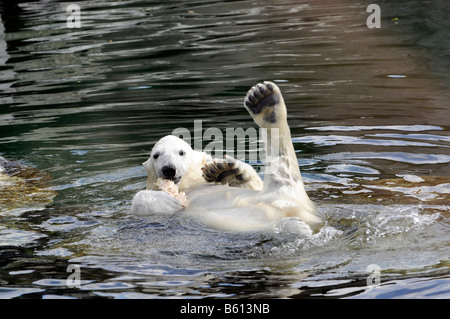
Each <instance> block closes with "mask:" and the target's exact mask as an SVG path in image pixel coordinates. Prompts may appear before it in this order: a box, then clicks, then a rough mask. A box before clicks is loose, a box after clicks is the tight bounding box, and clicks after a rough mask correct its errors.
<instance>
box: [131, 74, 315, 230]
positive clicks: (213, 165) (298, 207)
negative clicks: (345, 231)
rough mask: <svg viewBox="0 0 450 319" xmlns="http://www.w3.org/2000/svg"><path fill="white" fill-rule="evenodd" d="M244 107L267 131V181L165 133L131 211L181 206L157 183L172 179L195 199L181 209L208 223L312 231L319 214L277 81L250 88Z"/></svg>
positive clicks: (238, 163) (234, 162) (166, 210)
mask: <svg viewBox="0 0 450 319" xmlns="http://www.w3.org/2000/svg"><path fill="white" fill-rule="evenodd" d="M244 107H245V108H246V109H247V111H248V112H249V113H250V115H251V116H252V117H253V120H254V121H255V123H256V124H257V125H258V126H259V127H261V128H264V129H265V130H266V132H267V137H266V152H267V157H266V165H265V173H264V181H263V180H261V178H260V177H259V175H258V174H257V173H256V171H255V170H254V169H253V168H252V167H251V166H250V165H248V164H247V163H244V162H241V161H239V160H236V159H234V158H231V157H228V156H226V157H225V158H224V159H217V158H211V157H210V156H209V155H207V154H206V153H204V152H198V151H194V150H192V148H191V147H190V145H189V144H187V143H186V142H184V141H183V140H181V139H179V138H177V137H175V136H166V137H164V138H162V139H161V140H160V141H158V142H157V143H156V144H155V146H154V147H153V149H152V151H151V155H150V158H149V159H148V160H147V161H146V162H144V163H143V166H144V168H145V169H146V171H147V174H148V178H147V188H146V190H143V191H140V192H138V193H137V194H136V195H135V197H134V198H133V202H132V211H133V213H135V214H136V215H140V216H142V215H148V214H154V213H174V212H177V211H181V210H182V204H181V203H180V202H179V201H178V200H177V199H175V198H174V197H172V196H170V195H168V194H167V193H165V192H162V191H158V190H157V188H156V186H155V185H154V184H155V182H156V179H157V178H163V179H170V180H173V181H174V182H175V183H176V184H177V185H178V186H179V190H180V191H183V192H185V193H186V196H187V197H188V198H189V199H190V200H191V204H190V205H189V206H188V207H187V208H186V209H185V210H183V213H185V214H188V215H191V216H193V217H195V218H197V219H198V220H199V221H200V222H201V223H203V224H205V225H207V226H209V227H213V228H216V229H219V230H223V231H239V232H240V231H258V230H265V229H275V230H277V231H287V232H294V233H298V234H303V235H311V234H312V227H314V226H315V225H318V224H319V223H320V222H321V218H320V216H319V214H318V213H317V210H316V208H315V205H314V204H313V202H312V201H311V200H310V199H309V197H308V195H307V193H306V191H305V187H304V184H303V181H302V177H301V174H300V170H299V167H298V162H297V157H296V154H295V151H294V147H293V145H292V140H291V133H290V129H289V125H288V123H287V111H286V106H285V103H284V100H283V96H282V95H281V91H280V89H279V88H278V86H277V85H275V84H274V83H273V82H268V81H266V82H263V83H258V84H257V85H255V86H253V87H252V88H251V89H250V90H249V91H248V92H247V95H246V97H245V99H244Z"/></svg>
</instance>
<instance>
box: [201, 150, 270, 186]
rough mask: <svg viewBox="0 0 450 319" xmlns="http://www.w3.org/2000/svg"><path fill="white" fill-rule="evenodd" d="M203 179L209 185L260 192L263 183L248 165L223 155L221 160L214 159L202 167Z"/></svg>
mask: <svg viewBox="0 0 450 319" xmlns="http://www.w3.org/2000/svg"><path fill="white" fill-rule="evenodd" d="M202 171H203V178H204V179H205V180H206V181H207V182H209V183H219V184H227V185H229V186H232V187H242V188H247V189H253V190H256V191H260V190H261V189H262V187H263V181H262V180H261V178H260V177H259V175H258V173H256V171H255V170H254V169H253V167H251V166H250V165H249V164H247V163H244V162H241V161H239V160H236V159H234V158H233V157H231V156H227V155H225V157H224V158H223V159H219V158H214V159H213V161H212V162H208V163H206V164H205V166H203V167H202Z"/></svg>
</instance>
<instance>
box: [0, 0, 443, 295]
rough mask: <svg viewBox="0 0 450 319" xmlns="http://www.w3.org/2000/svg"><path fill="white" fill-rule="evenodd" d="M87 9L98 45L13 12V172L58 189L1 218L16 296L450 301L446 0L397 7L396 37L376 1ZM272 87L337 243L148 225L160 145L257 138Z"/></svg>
mask: <svg viewBox="0 0 450 319" xmlns="http://www.w3.org/2000/svg"><path fill="white" fill-rule="evenodd" d="M0 3H1V2H0ZM77 3H78V4H79V5H80V7H81V28H79V29H69V28H68V27H67V25H66V19H67V17H68V14H67V12H66V7H67V4H68V3H67V2H64V3H62V2H61V3H60V2H58V1H45V2H27V1H17V2H12V1H3V3H1V5H0V10H1V12H0V13H1V22H2V23H1V24H0V91H1V95H0V155H1V156H3V157H5V158H8V159H10V160H16V161H18V162H19V163H22V164H25V165H28V166H31V167H34V168H38V169H39V170H41V171H45V172H48V173H50V174H51V176H52V179H51V180H50V181H48V183H49V185H47V186H45V187H44V188H47V187H48V188H49V189H50V190H53V191H56V192H57V195H56V197H55V198H54V199H53V203H51V204H49V205H46V206H45V205H42V204H41V205H37V206H36V205H35V203H34V201H33V200H31V201H29V202H27V203H26V204H23V205H20V207H13V208H12V207H11V205H10V203H9V202H8V201H9V199H8V201H7V200H3V201H2V202H1V203H2V204H1V206H0V298H17V297H19V298H20V297H22V298H55V297H73V298H92V297H96V298H155V297H179V298H182V297H191V298H205V297H215V298H222V297H233V298H240V297H257V298H263V297H266V298H267V297H275V298H278V297H292V298H302V297H334V298H336V297H363V298H364V297H370V298H372V297H374V298H394V297H399V298H421V297H426V298H448V297H449V296H450V287H449V286H450V279H449V278H450V277H449V276H450V271H449V255H450V254H449V253H450V250H449V248H448V244H449V217H450V216H449V211H450V210H449V205H450V201H449V194H450V178H449V175H450V168H449V167H450V166H449V163H450V151H449V147H450V136H449V135H450V134H449V132H450V126H449V111H450V102H449V101H450V62H449V61H450V59H449V53H448V52H450V40H449V38H448V29H449V27H450V25H449V20H448V15H449V13H450V7H449V6H448V5H447V4H446V3H445V2H444V1H379V2H378V4H379V5H380V7H381V16H382V25H381V29H377V30H375V29H368V28H367V26H366V18H367V16H368V15H369V14H368V13H366V7H367V5H368V4H369V3H370V2H367V3H366V2H365V1H363V2H357V1H350V0H345V1H339V4H338V3H337V2H335V1H314V2H312V1H285V0H281V1H277V2H276V4H275V2H273V1H272V2H268V1H231V2H230V1H183V2H177V1H164V2H154V1H101V0H100V1H95V2H92V1H79V2H77ZM263 80H271V81H275V82H276V83H277V84H278V86H279V87H280V88H281V90H282V92H283V94H284V98H285V101H286V104H287V106H288V112H289V124H290V126H291V129H292V137H293V142H294V146H295V148H296V150H297V151H298V159H299V165H300V169H301V171H302V174H303V176H304V179H305V182H306V186H307V189H308V192H309V194H310V197H311V198H312V199H313V200H314V201H315V202H316V203H317V205H318V208H319V210H320V211H321V212H322V213H323V214H324V215H325V216H326V218H325V222H324V225H323V227H322V229H321V230H320V231H319V232H318V233H316V234H314V235H313V236H312V238H309V239H307V240H305V239H304V238H296V237H295V236H292V235H285V234H277V233H271V234H267V233H264V234H261V233H252V234H230V233H223V232H218V231H214V230H211V229H207V228H205V227H203V226H202V225H199V224H198V223H196V222H195V220H191V219H188V218H186V217H185V216H183V215H179V214H178V215H175V216H152V217H149V218H137V217H134V216H132V215H131V214H130V205H131V199H132V197H133V195H134V194H135V193H136V192H137V191H138V190H140V189H143V188H144V187H145V179H146V175H145V172H144V170H143V168H142V167H141V165H140V164H141V163H142V162H143V161H145V160H146V159H147V157H148V155H149V152H150V149H151V147H152V146H153V144H154V143H155V142H156V141H157V140H158V139H159V138H160V137H162V136H164V135H167V134H170V133H171V132H172V131H173V130H174V129H175V128H180V127H184V128H187V129H189V130H193V128H194V120H202V121H203V122H202V124H203V130H205V129H207V128H210V127H217V128H220V129H222V130H223V131H225V128H227V127H242V128H248V127H255V125H254V124H253V122H252V120H251V118H250V116H249V115H248V113H247V112H246V111H245V109H244V108H243V107H242V103H243V97H244V95H245V93H246V92H247V90H248V89H249V88H250V87H251V86H252V85H254V84H256V83H257V82H259V81H263ZM203 142H204V143H206V142H208V141H203ZM14 181H16V180H14ZM14 181H13V182H11V180H7V181H6V180H3V181H2V180H0V187H1V189H0V190H2V194H6V193H8V187H11V183H12V184H14ZM8 183H9V184H8ZM42 188H43V186H42V187H41V188H39V189H30V188H26V190H25V191H23V190H22V191H21V192H23V193H27V192H28V191H29V192H31V193H33V192H35V193H36V192H39V191H41V190H42ZM5 190H6V191H5ZM10 194H11V192H10ZM3 196H6V195H3ZM8 196H9V195H8ZM371 264H376V265H378V266H379V267H380V271H381V273H380V275H381V284H380V285H379V286H378V287H376V289H372V288H369V287H368V286H367V277H368V276H369V275H370V273H368V272H367V267H368V266H369V265H371ZM69 265H78V266H79V267H80V277H81V287H79V288H68V287H67V281H66V279H67V278H68V276H69V275H70V273H68V272H67V267H68V266H69Z"/></svg>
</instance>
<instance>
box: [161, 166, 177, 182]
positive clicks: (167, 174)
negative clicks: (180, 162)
mask: <svg viewBox="0 0 450 319" xmlns="http://www.w3.org/2000/svg"><path fill="white" fill-rule="evenodd" d="M161 173H162V176H161V177H163V178H165V179H174V177H175V175H176V174H177V169H176V168H175V166H173V165H167V166H163V168H162V169H161Z"/></svg>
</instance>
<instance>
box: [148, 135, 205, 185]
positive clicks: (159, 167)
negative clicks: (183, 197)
mask: <svg viewBox="0 0 450 319" xmlns="http://www.w3.org/2000/svg"><path fill="white" fill-rule="evenodd" d="M206 160H207V155H206V154H205V153H203V152H198V151H194V150H193V149H192V148H191V146H190V145H189V144H188V143H186V142H185V141H183V140H182V139H180V138H178V137H176V136H174V135H167V136H165V137H163V138H161V139H160V140H159V141H158V142H157V143H156V144H155V146H153V149H152V151H151V153H150V157H149V159H148V160H147V161H145V162H144V163H142V165H143V166H144V168H145V170H146V171H147V174H148V179H147V189H150V190H157V187H156V186H155V183H156V180H157V179H158V178H163V179H169V180H172V181H173V182H174V183H175V184H178V186H179V188H180V189H183V188H187V187H190V186H193V184H195V183H200V182H201V181H203V177H202V171H201V168H202V166H203V165H204V164H205V163H206Z"/></svg>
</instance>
